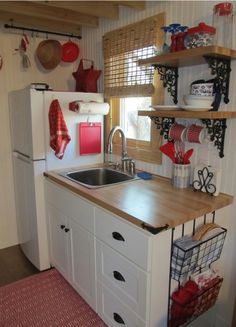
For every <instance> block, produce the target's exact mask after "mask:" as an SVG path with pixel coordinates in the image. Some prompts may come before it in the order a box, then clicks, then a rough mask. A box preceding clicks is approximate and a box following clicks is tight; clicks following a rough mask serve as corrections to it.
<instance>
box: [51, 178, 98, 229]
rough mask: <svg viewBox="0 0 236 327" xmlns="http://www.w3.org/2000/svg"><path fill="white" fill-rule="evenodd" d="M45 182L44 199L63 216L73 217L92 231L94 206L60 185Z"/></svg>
mask: <svg viewBox="0 0 236 327" xmlns="http://www.w3.org/2000/svg"><path fill="white" fill-rule="evenodd" d="M45 183H46V201H47V202H49V203H51V204H52V205H53V206H54V207H56V208H57V209H58V210H59V211H60V212H61V213H64V214H65V216H67V217H69V218H73V219H74V220H75V221H77V222H78V223H79V224H80V225H81V226H82V227H84V228H85V229H87V230H88V231H90V232H91V233H94V206H93V205H92V204H90V203H88V202H87V201H86V200H84V199H82V198H81V197H80V196H79V195H77V194H74V193H72V192H71V191H69V190H66V189H65V188H63V187H62V186H57V185H55V184H54V183H52V182H49V181H48V180H46V181H45Z"/></svg>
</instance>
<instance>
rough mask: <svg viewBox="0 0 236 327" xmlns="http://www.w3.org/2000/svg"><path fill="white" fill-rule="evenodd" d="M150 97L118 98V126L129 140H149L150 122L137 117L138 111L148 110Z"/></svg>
mask: <svg viewBox="0 0 236 327" xmlns="http://www.w3.org/2000/svg"><path fill="white" fill-rule="evenodd" d="M150 105H151V97H136V98H120V126H121V127H122V129H123V130H124V132H125V135H126V137H127V138H129V139H134V140H139V141H148V142H150V140H151V120H150V119H149V117H141V116H138V110H148V109H149V106H150Z"/></svg>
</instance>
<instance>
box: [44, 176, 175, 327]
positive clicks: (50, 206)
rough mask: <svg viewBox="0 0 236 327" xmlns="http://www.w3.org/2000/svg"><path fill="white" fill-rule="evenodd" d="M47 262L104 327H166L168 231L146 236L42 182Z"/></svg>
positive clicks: (113, 216) (98, 208)
mask: <svg viewBox="0 0 236 327" xmlns="http://www.w3.org/2000/svg"><path fill="white" fill-rule="evenodd" d="M46 196H47V197H46V201H47V215H48V218H49V230H50V249H51V251H50V252H51V262H52V264H53V265H55V267H57V269H58V270H59V271H60V272H61V273H62V274H63V276H64V277H65V278H66V279H67V280H68V281H69V282H70V283H71V285H72V286H73V287H74V288H75V289H76V290H77V291H78V293H79V294H80V295H81V296H82V297H83V298H84V299H85V300H86V301H87V302H88V304H89V305H90V306H91V307H92V308H93V309H94V310H95V311H96V312H97V313H98V314H99V316H100V317H101V318H102V319H103V320H104V322H105V323H106V324H107V325H108V326H109V327H117V326H121V325H122V326H127V327H166V326H167V308H168V287H169V268H170V247H171V231H170V230H169V231H166V232H163V233H160V234H159V235H152V234H150V233H149V232H147V231H145V230H142V229H140V228H139V227H137V226H135V225H133V224H131V223H129V222H128V221H126V220H124V219H122V218H121V217H118V216H116V215H114V214H112V213H111V212H110V211H107V210H105V209H103V208H101V207H98V206H97V205H96V206H95V205H93V203H92V202H89V201H87V200H85V199H83V198H82V197H81V196H79V195H76V194H74V193H72V192H71V191H69V190H67V189H66V188H63V187H60V186H58V185H57V184H55V183H53V182H50V181H49V180H46Z"/></svg>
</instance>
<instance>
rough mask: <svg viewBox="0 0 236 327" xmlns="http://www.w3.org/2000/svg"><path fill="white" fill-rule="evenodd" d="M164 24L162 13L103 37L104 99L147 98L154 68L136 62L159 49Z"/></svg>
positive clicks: (150, 55) (152, 88)
mask: <svg viewBox="0 0 236 327" xmlns="http://www.w3.org/2000/svg"><path fill="white" fill-rule="evenodd" d="M164 24H165V13H161V14H158V15H155V16H152V17H149V18H146V19H144V20H142V21H139V22H137V23H134V24H131V25H127V26H125V27H122V28H120V29H117V30H114V31H111V32H108V33H106V34H105V35H104V36H103V53H104V93H105V96H107V97H109V96H110V97H111V96H119V97H121V96H125V97H128V96H151V94H152V93H153V92H154V86H153V74H154V69H153V67H151V66H150V67H148V66H138V63H137V62H138V60H139V59H144V58H148V57H152V56H154V55H155V50H156V48H160V46H161V45H162V42H163V33H162V30H161V27H162V26H163V25H164Z"/></svg>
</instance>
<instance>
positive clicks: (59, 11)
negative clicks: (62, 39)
mask: <svg viewBox="0 0 236 327" xmlns="http://www.w3.org/2000/svg"><path fill="white" fill-rule="evenodd" d="M121 5H122V6H126V7H130V8H133V9H136V10H143V9H145V1H0V20H1V21H3V22H4V23H8V24H14V25H18V26H19V25H20V26H21V27H31V28H37V29H41V30H48V31H52V32H53V31H54V32H62V33H68V34H74V35H81V27H83V26H86V27H90V28H98V27H99V18H100V17H103V18H106V19H119V6H121Z"/></svg>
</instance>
